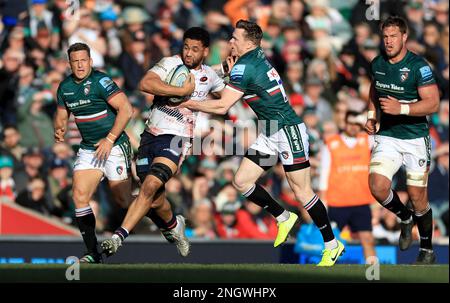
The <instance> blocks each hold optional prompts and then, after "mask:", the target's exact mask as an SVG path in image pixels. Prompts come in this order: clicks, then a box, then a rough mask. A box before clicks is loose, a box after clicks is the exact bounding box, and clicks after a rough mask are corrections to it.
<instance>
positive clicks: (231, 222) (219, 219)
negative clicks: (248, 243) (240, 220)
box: [215, 202, 244, 239]
mask: <svg viewBox="0 0 450 303" xmlns="http://www.w3.org/2000/svg"><path fill="white" fill-rule="evenodd" d="M239 207H240V204H238V203H236V202H226V203H225V204H224V205H223V206H222V207H221V209H218V210H217V213H216V215H215V223H216V226H217V234H218V236H219V238H221V239H238V238H241V237H244V231H242V230H240V229H239V226H238V224H237V218H236V212H237V210H238V209H239Z"/></svg>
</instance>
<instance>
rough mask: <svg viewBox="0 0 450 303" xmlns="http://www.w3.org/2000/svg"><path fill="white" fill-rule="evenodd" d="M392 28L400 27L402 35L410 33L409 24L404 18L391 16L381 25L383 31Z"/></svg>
mask: <svg viewBox="0 0 450 303" xmlns="http://www.w3.org/2000/svg"><path fill="white" fill-rule="evenodd" d="M390 26H398V28H399V29H400V32H401V33H402V34H406V33H408V24H407V23H406V20H405V19H403V18H402V17H399V16H389V17H388V18H387V19H386V20H384V21H383V23H381V31H383V30H384V29H385V28H386V27H390Z"/></svg>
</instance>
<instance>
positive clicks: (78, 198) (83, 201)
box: [73, 188, 91, 208]
mask: <svg viewBox="0 0 450 303" xmlns="http://www.w3.org/2000/svg"><path fill="white" fill-rule="evenodd" d="M90 198H91V197H89V195H88V193H87V192H86V191H84V190H81V189H79V188H74V189H73V202H74V203H75V206H76V207H77V208H80V207H85V206H87V205H89V201H90Z"/></svg>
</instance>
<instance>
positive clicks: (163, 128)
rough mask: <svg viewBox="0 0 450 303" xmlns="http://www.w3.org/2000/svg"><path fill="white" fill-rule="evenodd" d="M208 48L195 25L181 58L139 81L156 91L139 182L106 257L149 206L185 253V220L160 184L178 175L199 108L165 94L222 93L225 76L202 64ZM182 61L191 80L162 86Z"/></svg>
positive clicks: (171, 59) (164, 61)
mask: <svg viewBox="0 0 450 303" xmlns="http://www.w3.org/2000/svg"><path fill="white" fill-rule="evenodd" d="M208 52H209V33H208V32H207V31H206V30H204V29H202V28H199V27H193V28H190V29H188V30H187V31H186V32H185V33H184V37H183V49H182V52H181V56H180V55H175V56H172V57H166V58H163V59H162V60H161V61H160V62H158V63H157V64H156V65H155V66H154V67H153V68H151V69H150V70H149V72H148V73H147V74H146V76H145V77H144V79H142V81H141V83H140V89H141V90H142V91H143V92H145V93H149V94H153V95H155V100H154V102H153V106H152V110H151V114H150V117H149V119H148V121H147V122H146V124H147V127H146V130H145V131H144V132H143V133H142V135H141V143H140V146H139V150H138V156H137V162H136V170H137V174H138V176H139V178H140V179H141V182H142V186H141V189H140V192H139V195H138V197H137V198H136V200H134V201H133V203H132V204H131V205H130V207H129V209H128V213H127V215H126V217H125V219H124V221H123V223H122V226H121V227H120V228H118V229H117V230H116V231H115V233H114V235H113V236H112V238H111V239H107V240H105V241H104V242H103V243H102V244H101V246H102V248H103V251H104V252H105V253H106V255H108V256H109V255H112V254H114V253H116V252H117V250H118V249H119V247H120V246H121V245H122V242H123V241H124V240H125V238H126V237H127V236H128V235H129V232H130V231H131V230H132V229H133V228H134V227H135V226H136V224H137V223H138V222H139V221H140V220H141V219H142V217H143V216H144V215H145V214H146V213H147V212H148V211H149V210H152V211H154V212H156V213H157V214H158V216H159V217H160V218H161V219H162V220H161V222H160V225H161V226H162V225H165V227H164V228H163V234H164V236H165V237H166V239H168V240H169V241H172V242H174V243H175V244H176V246H177V248H178V251H179V253H180V254H181V255H182V256H187V255H188V254H189V251H190V246H189V242H188V239H187V238H186V236H185V232H184V231H185V220H184V218H183V216H181V215H178V216H176V217H175V216H174V214H173V212H172V210H171V207H170V204H169V202H168V201H167V200H166V198H165V194H164V185H165V183H166V182H167V181H168V180H169V179H170V178H171V177H172V176H173V174H175V173H176V171H177V170H178V167H179V166H180V165H181V162H182V160H183V158H184V156H185V155H186V153H187V152H188V150H189V148H190V146H191V141H192V137H193V132H194V127H195V120H196V116H197V112H195V111H192V110H190V109H187V108H175V107H173V106H170V105H169V104H168V101H167V98H165V97H168V96H180V97H182V96H190V97H191V98H192V99H193V100H197V101H203V100H205V99H206V97H207V95H208V94H209V93H213V94H219V96H220V93H221V91H222V90H223V88H224V87H225V84H224V82H223V80H222V79H221V78H220V77H219V76H218V75H217V74H216V73H215V72H214V71H213V70H212V69H211V68H210V67H209V66H206V65H204V64H203V61H204V59H205V58H206V56H208ZM181 64H184V65H186V66H187V67H188V68H189V69H190V71H191V76H190V78H189V79H188V80H187V81H186V82H185V83H184V85H183V86H182V87H175V86H171V85H169V84H166V83H165V79H166V78H167V75H168V74H169V73H170V71H171V70H172V69H173V68H175V67H177V66H178V65H181ZM194 89H195V90H194Z"/></svg>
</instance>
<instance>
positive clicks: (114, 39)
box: [99, 7, 122, 60]
mask: <svg viewBox="0 0 450 303" xmlns="http://www.w3.org/2000/svg"><path fill="white" fill-rule="evenodd" d="M99 18H100V22H101V28H102V36H103V37H105V39H106V49H107V53H106V57H107V58H108V59H109V60H116V59H117V58H118V57H119V56H120V54H121V53H122V44H121V42H120V33H119V30H118V24H117V19H118V16H117V13H116V12H115V11H114V9H113V8H112V7H109V8H108V9H106V10H104V11H102V12H101V13H100V15H99Z"/></svg>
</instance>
